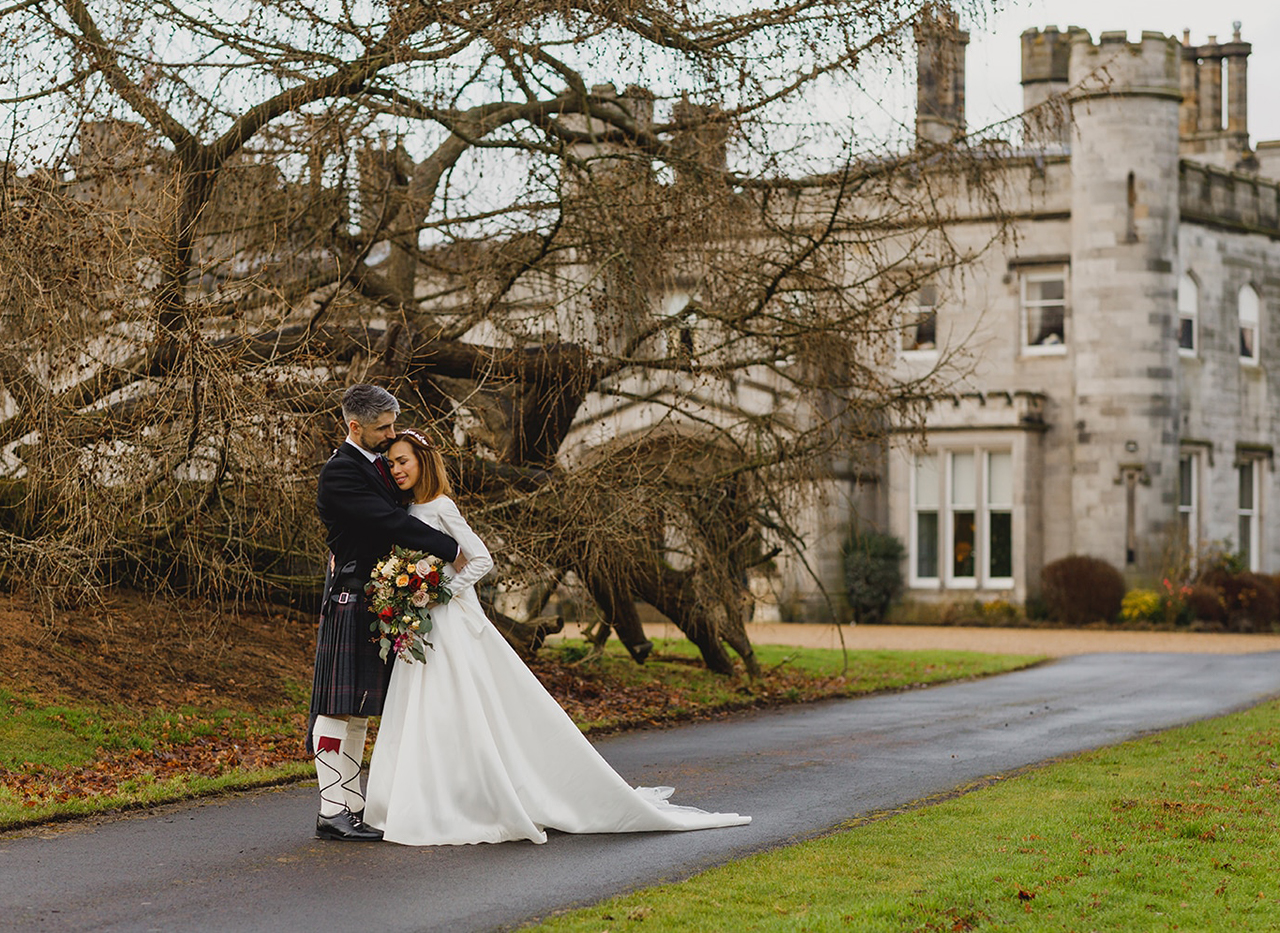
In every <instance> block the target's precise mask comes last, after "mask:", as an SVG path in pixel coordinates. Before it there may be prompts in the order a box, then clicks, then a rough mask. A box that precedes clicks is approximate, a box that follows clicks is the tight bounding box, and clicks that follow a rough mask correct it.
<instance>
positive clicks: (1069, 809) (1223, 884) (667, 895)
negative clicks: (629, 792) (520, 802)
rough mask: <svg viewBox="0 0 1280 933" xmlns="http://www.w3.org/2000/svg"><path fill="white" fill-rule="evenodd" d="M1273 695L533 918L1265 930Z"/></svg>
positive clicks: (582, 924)
mask: <svg viewBox="0 0 1280 933" xmlns="http://www.w3.org/2000/svg"><path fill="white" fill-rule="evenodd" d="M1278 815H1280V702H1276V701H1272V702H1269V703H1266V704H1264V705H1262V706H1259V707H1256V708H1254V709H1252V710H1249V711H1246V712H1243V713H1238V714H1234V715H1231V716H1227V717H1224V718H1221V719H1216V720H1211V721H1208V722H1204V723H1199V724H1196V725H1192V726H1187V727H1184V728H1180V729H1175V730H1172V731H1170V732H1166V733H1161V734H1160V735H1158V736H1154V737H1151V738H1147V739H1142V740H1139V741H1133V742H1127V743H1124V744H1122V745H1116V746H1113V747H1110V748H1106V749H1102V750H1100V751H1096V752H1092V753H1088V754H1084V755H1081V756H1079V757H1076V758H1073V759H1070V760H1068V761H1065V762H1059V763H1054V764H1051V765H1048V766H1046V767H1042V768H1038V769H1032V770H1029V771H1027V772H1024V773H1022V774H1020V775H1017V776H1012V777H1009V778H1007V779H1004V780H999V781H996V782H993V783H991V784H990V785H988V786H985V787H983V788H981V789H978V790H975V791H973V792H972V793H969V794H966V795H963V796H959V797H957V798H954V799H952V800H949V801H946V802H943V803H940V804H937V805H934V806H929V807H922V808H919V809H915V810H910V811H908V812H906V813H900V814H899V815H896V816H892V817H890V818H886V819H876V820H869V821H866V822H864V823H854V824H851V825H850V826H847V827H844V828H842V829H840V830H839V831H837V832H835V833H833V834H831V835H829V836H825V837H823V838H820V839H815V840H812V841H809V842H805V843H802V844H799V845H796V846H792V847H789V848H786V849H782V850H778V851H774V852H770V853H766V854H763V855H758V856H755V857H751V858H747V859H744V860H742V861H737V862H733V863H731V864H729V865H726V866H724V867H722V868H717V869H713V870H711V871H708V872H705V873H703V874H701V875H698V876H696V877H694V878H691V879H689V880H687V881H684V882H681V883H677V884H671V885H666V886H663V887H658V888H651V889H646V890H641V891H638V892H635V893H634V894H631V895H628V896H626V897H620V898H617V899H614V900H610V901H608V902H605V903H603V904H600V905H597V906H594V907H591V908H587V909H584V910H579V911H576V912H574V913H570V914H565V915H562V916H558V917H554V918H550V919H548V920H546V921H545V922H543V923H541V924H538V925H536V926H537V927H538V929H539V931H540V933H577V931H582V933H586V931H590V933H603V931H610V933H623V931H636V933H639V931H653V930H661V931H663V933H667V931H708V933H710V931H723V930H734V931H835V930H857V931H964V930H985V929H1000V928H1014V929H1017V930H1019V931H1025V933H1033V931H1090V930H1107V931H1137V930H1141V931H1148V930H1277V929H1280V847H1278V846H1277V842H1278V841H1280V840H1278V839H1277V832H1276V819H1277V816H1278Z"/></svg>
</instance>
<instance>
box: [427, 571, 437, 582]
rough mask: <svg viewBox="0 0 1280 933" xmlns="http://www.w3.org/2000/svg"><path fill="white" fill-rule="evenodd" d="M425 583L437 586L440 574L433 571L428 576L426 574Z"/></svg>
mask: <svg viewBox="0 0 1280 933" xmlns="http://www.w3.org/2000/svg"><path fill="white" fill-rule="evenodd" d="M427 582H428V583H430V584H431V585H432V586H439V585H440V574H439V573H438V572H437V571H435V570H433V571H431V572H430V573H429V574H427Z"/></svg>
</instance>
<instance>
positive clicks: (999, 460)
mask: <svg viewBox="0 0 1280 933" xmlns="http://www.w3.org/2000/svg"><path fill="white" fill-rule="evenodd" d="M987 505H989V506H1001V505H1004V506H1009V505H1013V454H1011V453H1010V452H1009V451H1007V450H1003V451H995V452H992V453H990V454H987Z"/></svg>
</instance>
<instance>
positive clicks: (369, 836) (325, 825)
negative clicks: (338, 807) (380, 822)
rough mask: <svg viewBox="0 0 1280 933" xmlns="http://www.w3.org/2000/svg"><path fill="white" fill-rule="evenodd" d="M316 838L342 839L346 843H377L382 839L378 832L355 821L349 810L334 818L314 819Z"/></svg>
mask: <svg viewBox="0 0 1280 933" xmlns="http://www.w3.org/2000/svg"><path fill="white" fill-rule="evenodd" d="M316 836H317V837H318V838H320V839H342V840H345V841H347V842H378V841H379V840H381V839H382V833H381V832H380V831H379V830H376V829H372V828H370V827H368V826H365V825H364V822H363V821H361V820H357V819H355V818H354V817H353V816H352V815H351V811H350V810H343V811H342V812H341V813H339V814H337V815H335V816H325V815H324V814H323V813H322V814H320V815H319V816H317V817H316Z"/></svg>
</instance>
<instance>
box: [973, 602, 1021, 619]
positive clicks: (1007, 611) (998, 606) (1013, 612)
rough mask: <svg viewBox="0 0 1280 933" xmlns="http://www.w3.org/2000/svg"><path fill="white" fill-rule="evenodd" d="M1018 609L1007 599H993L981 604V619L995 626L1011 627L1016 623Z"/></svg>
mask: <svg viewBox="0 0 1280 933" xmlns="http://www.w3.org/2000/svg"><path fill="white" fill-rule="evenodd" d="M1018 615H1019V613H1018V607H1017V606H1015V605H1014V604H1013V603H1011V602H1009V601H1008V600H1007V599H993V600H991V602H989V603H983V604H982V617H983V619H985V620H986V621H988V622H991V623H994V624H995V625H1013V624H1014V623H1015V622H1017V621H1018Z"/></svg>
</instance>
